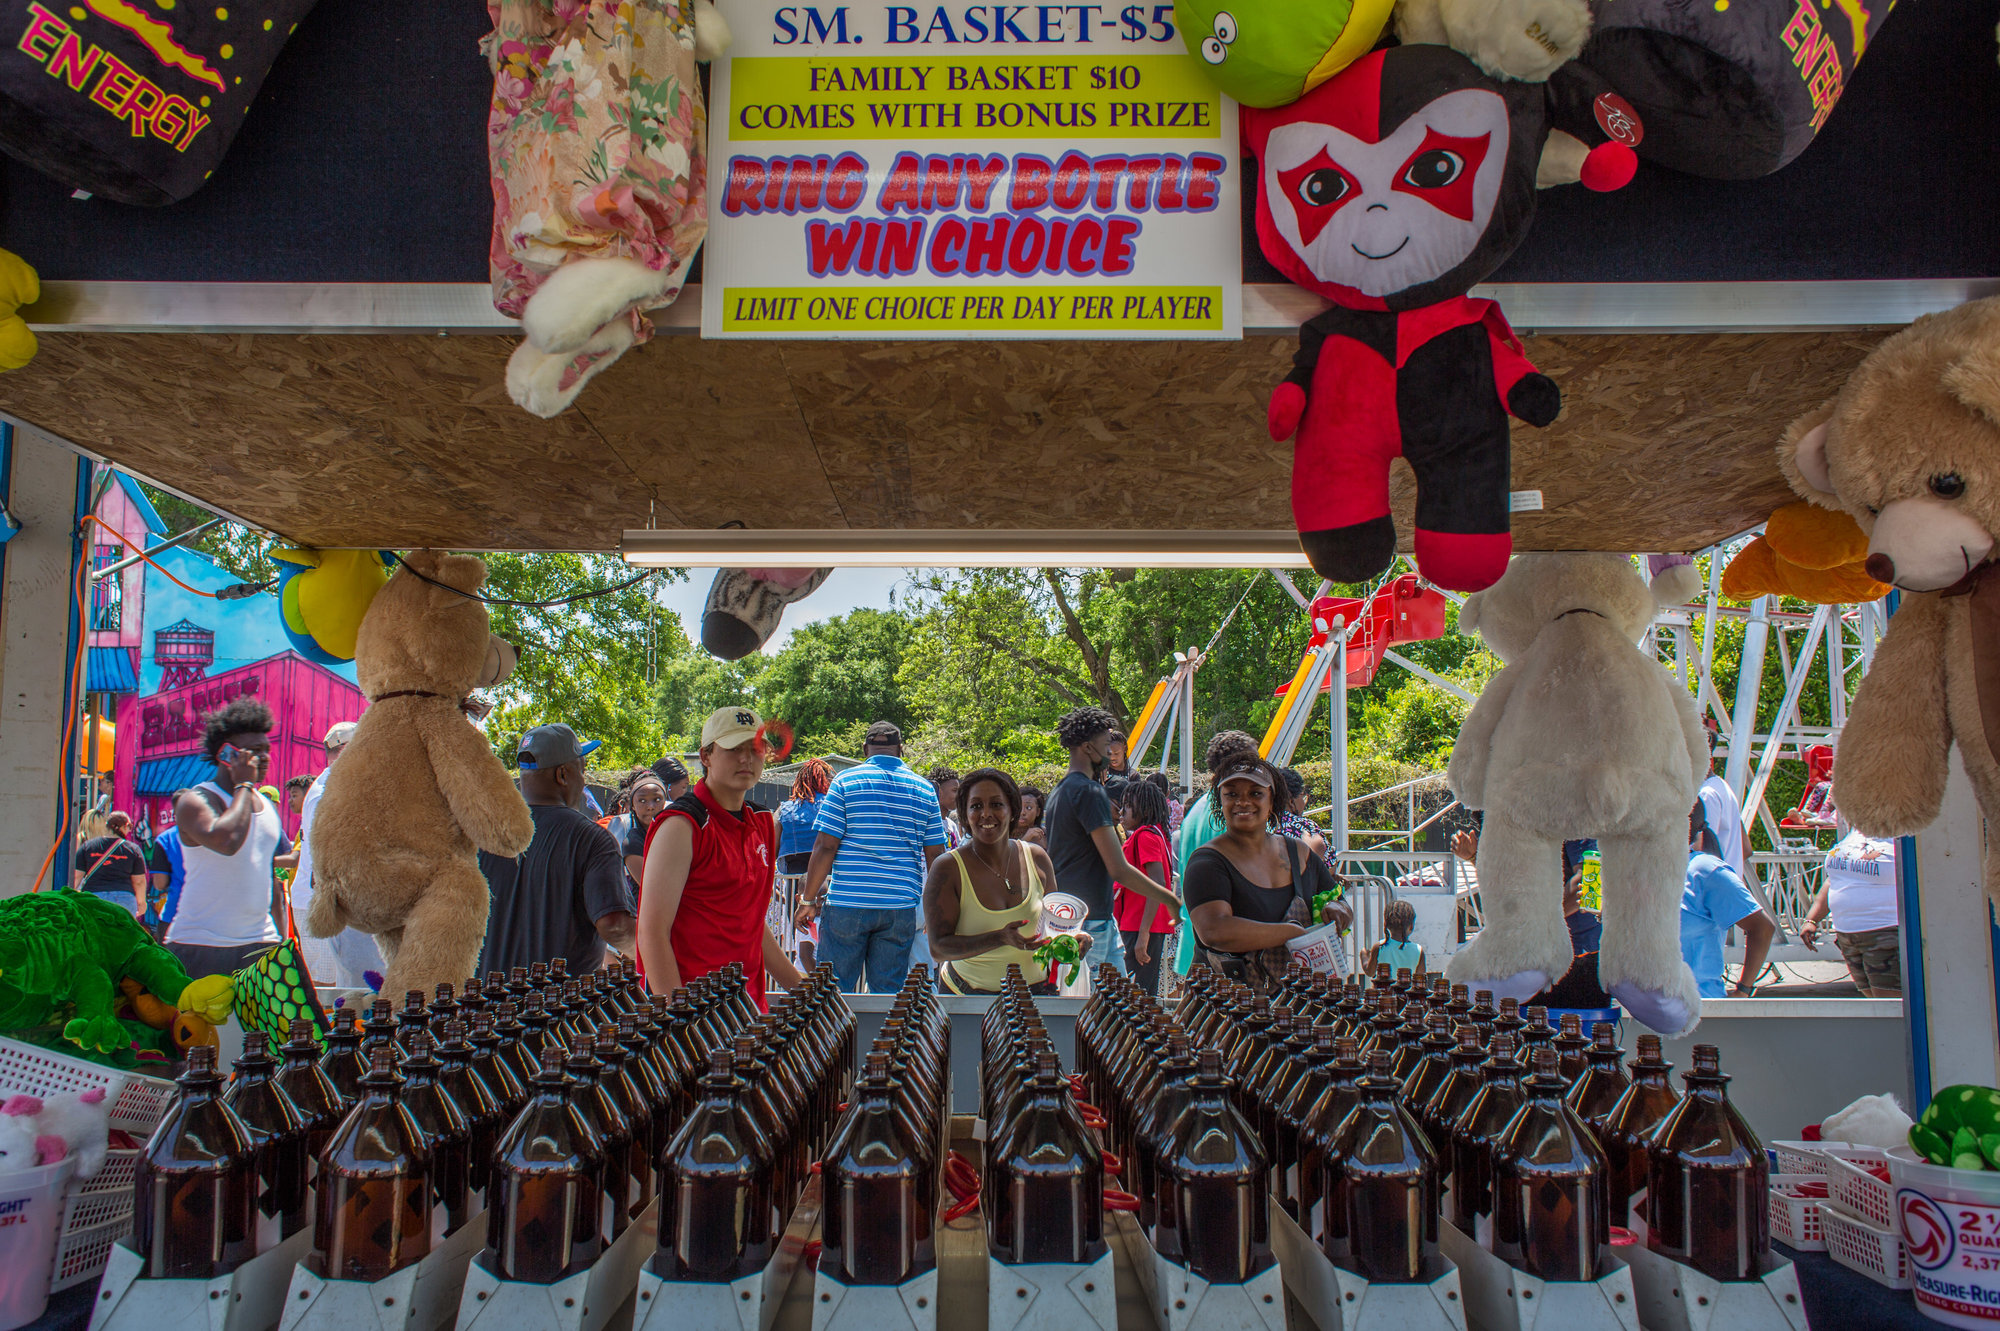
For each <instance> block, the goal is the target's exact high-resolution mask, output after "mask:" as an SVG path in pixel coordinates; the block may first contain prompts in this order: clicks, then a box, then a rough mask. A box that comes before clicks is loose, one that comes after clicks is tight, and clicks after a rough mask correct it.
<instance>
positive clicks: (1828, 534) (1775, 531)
mask: <svg viewBox="0 0 2000 1331" xmlns="http://www.w3.org/2000/svg"><path fill="white" fill-rule="evenodd" d="M1867 561H1868V535H1867V533H1865V532H1863V531H1862V530H1861V526H1860V524H1859V523H1857V522H1855V520H1854V519H1853V518H1851V517H1849V516H1847V514H1845V513H1842V512H1841V511H1840V510H1838V509H1831V508H1821V507H1820V506H1819V505H1817V504H1808V503H1806V502H1805V501H1803V500H1801V501H1799V502H1798V503H1795V504H1786V505H1785V506H1784V507H1783V508H1780V509H1778V510H1777V511H1776V512H1774V513H1772V514H1771V516H1770V519H1769V520H1768V521H1766V522H1765V523H1764V534H1763V535H1762V536H1759V537H1757V538H1756V539H1755V540H1753V541H1751V542H1750V544H1748V545H1746V546H1744V547H1743V548H1742V549H1741V550H1739V551H1737V553H1736V557H1735V558H1734V559H1732V560H1730V561H1729V567H1728V568H1726V569H1724V570H1722V594H1723V595H1724V596H1727V597H1728V598H1729V599H1730V600H1732V601H1748V600H1751V599H1752V598H1754V597H1758V596H1790V597H1794V598H1796V599H1798V600H1801V601H1811V602H1812V603H1813V604H1814V605H1858V604H1860V603H1861V602H1864V601H1874V600H1879V599H1880V598H1882V597H1884V596H1887V595H1888V594H1889V584H1888V583H1886V582H1877V581H1875V579H1873V578H1871V577H1869V576H1868V569H1867Z"/></svg>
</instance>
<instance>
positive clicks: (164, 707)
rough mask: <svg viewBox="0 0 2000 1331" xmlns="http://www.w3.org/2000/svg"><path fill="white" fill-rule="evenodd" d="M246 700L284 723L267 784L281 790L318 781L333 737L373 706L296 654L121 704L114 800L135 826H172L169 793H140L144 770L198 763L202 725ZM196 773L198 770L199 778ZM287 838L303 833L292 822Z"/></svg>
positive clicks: (193, 768)
mask: <svg viewBox="0 0 2000 1331" xmlns="http://www.w3.org/2000/svg"><path fill="white" fill-rule="evenodd" d="M245 694H249V695H252V696H255V697H258V698H261V699H263V700H264V702H265V703H266V704H268V705H269V706H270V708H271V711H272V714H273V715H274V716H275V717H276V719H277V726H276V728H275V729H273V730H272V732H271V767H270V771H269V772H268V773H267V775H266V778H265V779H266V780H267V781H268V782H269V783H270V784H271V785H274V786H277V787H278V788H279V789H280V790H283V789H284V785H285V782H286V781H287V780H289V779H290V778H291V777H294V776H298V775H300V774H302V773H303V774H304V775H307V776H314V775H317V774H318V773H319V772H320V771H321V770H322V769H323V768H325V766H326V749H325V747H324V741H325V736H326V732H327V730H328V729H330V728H331V727H332V726H333V725H334V724H336V723H337V722H341V721H352V720H355V719H356V718H358V717H359V716H360V715H361V712H362V709H363V707H364V706H365V705H366V700H365V699H364V698H363V697H362V693H361V690H360V689H359V688H357V687H356V686H355V685H354V684H353V683H352V682H350V681H348V680H345V679H342V678H341V677H340V676H339V675H336V674H334V673H333V672H332V671H330V670H328V669H327V668H326V667H324V666H321V665H317V664H315V663H313V662H311V661H308V660H306V659H305V658H304V657H303V656H300V655H299V654H298V653H297V652H295V651H291V650H289V649H287V650H285V651H282V652H279V653H278V654H276V655H275V656H270V657H266V658H265V659H264V660H262V661H256V662H253V663H252V664H250V665H246V666H239V667H238V668H236V669H234V670H227V671H223V672H221V673H218V674H215V675H211V676H208V677H207V678H204V679H201V680H198V681H196V682H195V683H193V684H188V685H184V686H182V687H180V688H177V689H163V690H161V691H160V692H159V693H155V694H150V695H147V696H143V697H134V696H132V695H129V694H128V695H126V696H123V697H121V698H120V699H119V700H118V712H117V725H118V752H117V757H116V761H115V764H114V766H113V768H112V778H111V782H112V801H113V804H114V805H115V807H117V808H120V809H126V810H129V811H130V812H131V814H132V817H133V818H134V819H135V820H138V819H144V820H146V821H149V822H150V823H151V825H152V826H153V827H154V828H155V829H156V830H157V829H160V828H164V827H168V826H171V825H172V823H173V810H172V808H171V807H170V803H171V802H170V800H169V798H168V797H167V795H165V794H159V795H139V794H137V793H135V791H134V783H135V777H136V774H137V771H138V766H139V764H140V763H145V762H153V761H157V760H161V759H174V758H199V757H200V756H201V754H202V724H201V718H202V717H203V716H204V715H206V714H207V713H209V712H212V711H214V710H216V709H217V708H219V707H222V706H225V705H226V704H228V703H229V702H232V701H234V700H235V699H236V698H239V697H241V696H243V695H245ZM186 765H187V767H188V768H189V770H190V775H191V777H192V779H191V780H190V781H189V782H188V784H193V781H194V780H206V779H209V778H211V777H212V776H213V768H212V767H208V766H206V765H205V763H194V762H190V763H188V764H186ZM197 769H199V770H198V771H197ZM285 822H286V831H287V832H288V833H291V832H296V831H297V828H296V827H295V826H294V825H293V823H292V820H291V819H290V818H289V817H287V819H286V820H285Z"/></svg>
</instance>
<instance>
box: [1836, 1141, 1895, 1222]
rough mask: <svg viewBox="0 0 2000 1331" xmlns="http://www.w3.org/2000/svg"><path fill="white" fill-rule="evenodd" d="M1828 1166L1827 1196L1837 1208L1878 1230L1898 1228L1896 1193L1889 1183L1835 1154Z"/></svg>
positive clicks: (1885, 1162) (1884, 1162)
mask: <svg viewBox="0 0 2000 1331" xmlns="http://www.w3.org/2000/svg"><path fill="white" fill-rule="evenodd" d="M1826 1162H1827V1172H1826V1187H1827V1193H1828V1195H1829V1197H1830V1199H1831V1200H1832V1202H1833V1204H1834V1205H1835V1206H1837V1207H1839V1208H1840V1209H1841V1210H1843V1211H1845V1212H1847V1214H1849V1215H1851V1216H1859V1217H1860V1218H1861V1219H1863V1220H1866V1221H1867V1222H1868V1223H1869V1224H1871V1225H1873V1226H1875V1228H1877V1229H1888V1230H1893V1229H1894V1228H1895V1227H1896V1190H1895V1188H1894V1187H1893V1186H1892V1185H1891V1184H1890V1183H1889V1181H1888V1180H1887V1179H1879V1178H1876V1177H1875V1176H1874V1175H1873V1174H1871V1173H1869V1172H1868V1171H1867V1170H1866V1169H1864V1168H1862V1167H1861V1165H1859V1164H1856V1163H1854V1162H1853V1161H1851V1160H1848V1159H1847V1158H1845V1157H1844V1156H1839V1155H1835V1154H1833V1153H1831V1152H1829V1153H1828V1154H1827V1157H1826ZM1863 1163H1866V1162H1863ZM1882 1163H1883V1164H1885V1165H1886V1164H1887V1163H1888V1161H1886V1160H1885V1161H1883V1162H1882Z"/></svg>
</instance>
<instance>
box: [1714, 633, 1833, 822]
mask: <svg viewBox="0 0 2000 1331" xmlns="http://www.w3.org/2000/svg"><path fill="white" fill-rule="evenodd" d="M1759 599H1760V600H1761V599H1762V598H1761V597H1760V598H1759ZM1827 617H1828V608H1827V607H1826V606H1821V607H1819V609H1818V610H1816V611H1814V612H1813V623H1812V627H1811V628H1810V629H1808V630H1807V632H1806V642H1805V646H1804V647H1803V648H1802V649H1801V650H1800V652H1799V659H1798V664H1797V666H1796V668H1794V669H1793V670H1792V672H1791V674H1790V676H1789V677H1788V678H1787V679H1786V681H1785V697H1784V701H1783V702H1781V703H1779V704H1778V718H1777V720H1776V722H1775V723H1773V725H1772V726H1771V735H1770V738H1769V739H1768V740H1767V741H1765V744H1764V752H1763V754H1762V755H1760V756H1759V758H1758V760H1757V775H1756V777H1755V778H1754V779H1752V781H1751V782H1750V785H1749V788H1748V789H1747V790H1745V791H1744V792H1743V817H1744V818H1745V819H1748V818H1750V817H1751V816H1752V811H1753V810H1756V809H1758V808H1760V807H1761V806H1762V805H1763V802H1764V790H1765V788H1766V787H1767V786H1769V785H1770V783H1771V773H1772V771H1774V770H1775V769H1776V768H1777V766H1778V751H1779V750H1780V749H1782V748H1783V747H1784V743H1785V736H1786V735H1787V734H1789V733H1790V732H1791V728H1792V713H1793V710H1794V709H1795V708H1797V707H1798V705H1799V695H1800V694H1801V693H1803V692H1804V691H1805V687H1806V679H1807V677H1808V676H1810V675H1811V674H1812V663H1813V656H1814V654H1815V653H1814V648H1815V647H1817V646H1818V644H1819V637H1820V633H1821V631H1822V630H1823V629H1824V628H1825V622H1824V621H1825V620H1826V619H1827ZM1738 693H1739V696H1740V694H1741V690H1740V689H1739V690H1738ZM1737 705H1738V706H1739V707H1741V706H1742V704H1741V703H1740V702H1739V703H1738V704H1737ZM1746 756H1747V755H1746ZM1729 765H1730V767H1731V769H1732V770H1733V769H1734V768H1735V766H1736V755H1735V754H1734V753H1731V754H1730V755H1729Z"/></svg>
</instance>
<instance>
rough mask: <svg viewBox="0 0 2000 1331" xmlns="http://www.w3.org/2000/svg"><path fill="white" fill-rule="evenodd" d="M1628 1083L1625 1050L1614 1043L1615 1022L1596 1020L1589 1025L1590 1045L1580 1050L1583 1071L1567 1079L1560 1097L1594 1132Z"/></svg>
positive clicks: (1629, 1080) (1615, 1041) (1630, 1081)
mask: <svg viewBox="0 0 2000 1331" xmlns="http://www.w3.org/2000/svg"><path fill="white" fill-rule="evenodd" d="M1631 1084H1632V1079H1631V1078H1630V1077H1628V1076H1626V1075H1625V1051H1624V1050H1623V1049H1620V1048H1619V1047H1618V1024H1617V1023H1616V1022H1611V1021H1600V1022H1598V1023H1597V1024H1596V1025H1595V1026H1594V1027H1592V1028H1591V1043H1590V1047H1589V1048H1588V1049H1586V1050H1584V1054H1583V1074H1582V1075H1581V1076H1579V1077H1577V1078H1576V1079H1575V1080H1574V1081H1572V1082H1571V1083H1570V1087H1569V1094H1568V1095H1566V1096H1564V1097H1563V1099H1564V1100H1565V1101H1566V1102H1567V1103H1568V1104H1569V1107H1570V1108H1571V1109H1574V1110H1575V1111H1576V1116H1577V1117H1578V1118H1580V1119H1582V1120H1583V1121H1584V1122H1585V1123H1588V1124H1590V1128H1591V1131H1592V1132H1596V1131H1599V1130H1600V1127H1601V1125H1602V1123H1603V1121H1604V1119H1605V1116H1606V1115H1608V1114H1610V1112H1611V1110H1612V1107H1613V1106H1615V1105H1616V1104H1617V1103H1618V1097H1619V1096H1621V1095H1623V1094H1625V1088H1626V1087H1627V1086H1630V1085H1631Z"/></svg>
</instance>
